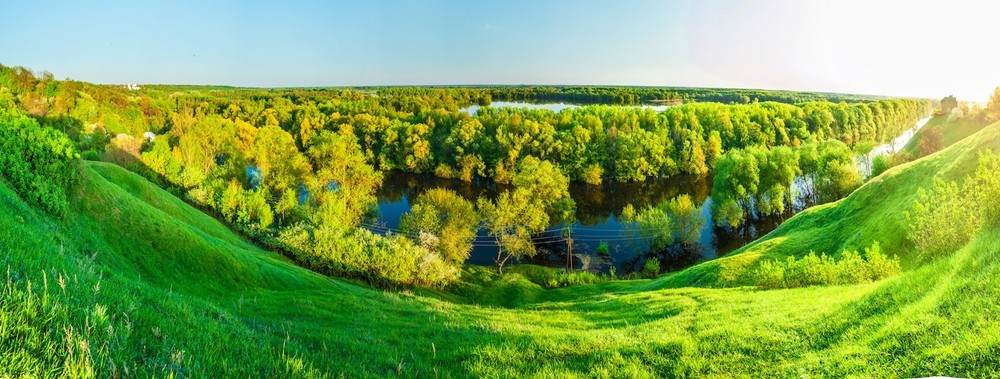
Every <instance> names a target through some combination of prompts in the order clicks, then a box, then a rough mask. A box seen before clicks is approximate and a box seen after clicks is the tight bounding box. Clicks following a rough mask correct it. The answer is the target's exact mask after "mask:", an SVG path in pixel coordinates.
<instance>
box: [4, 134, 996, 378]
mask: <svg viewBox="0 0 1000 379" xmlns="http://www.w3.org/2000/svg"><path fill="white" fill-rule="evenodd" d="M998 144H1000V125H994V126H992V127H989V128H987V129H985V130H984V131H983V132H981V133H979V134H977V135H975V136H973V137H972V138H970V139H968V140H965V141H963V142H960V143H958V144H956V145H955V146H953V147H952V148H949V149H946V150H944V151H942V152H940V153H938V154H935V155H932V156H930V157H928V158H925V159H921V160H919V161H916V162H913V163H910V164H907V165H904V166H901V167H896V168H893V169H892V170H890V171H889V172H887V173H886V174H884V175H882V176H881V177H879V178H878V179H875V180H873V181H872V182H870V183H868V184H866V185H865V186H864V187H863V188H862V189H860V190H858V191H857V192H856V193H855V194H853V195H852V196H850V197H848V198H847V199H844V200H842V201H840V202H837V203H834V204H831V205H827V206H823V207H819V208H817V209H813V210H809V211H806V212H803V213H802V214H800V215H798V216H796V217H794V218H793V219H791V220H790V221H789V222H786V223H785V225H783V226H781V227H780V228H779V229H777V230H776V231H775V232H773V233H771V234H769V235H768V236H766V237H765V238H764V239H762V240H761V241H759V242H756V243H754V244H752V245H750V246H748V247H747V248H745V249H743V250H741V251H740V252H738V253H735V254H733V255H730V256H728V257H727V258H723V259H720V260H717V261H711V262H707V263H704V264H702V265H699V266H696V267H694V268H692V269H689V270H685V271H682V272H680V273H677V274H674V275H671V276H667V277H664V278H661V279H658V280H656V281H635V282H616V283H609V284H604V285H593V286H578V287H570V288H565V289H561V290H554V291H541V290H539V289H537V288H532V287H531V286H530V285H529V284H526V283H524V282H523V281H519V279H517V278H516V277H511V278H510V279H506V278H505V279H504V281H507V282H506V283H494V285H493V288H503V289H502V290H497V291H494V292H491V293H490V297H491V299H490V302H491V303H496V304H502V305H505V306H508V308H493V307H487V306H478V305H468V304H459V303H455V302H451V301H448V300H447V299H448V298H453V297H454V295H435V296H423V295H421V293H424V292H423V291H420V292H418V293H417V294H412V293H409V292H402V293H392V292H382V291H376V290H372V289H369V288H366V287H363V286H359V285H355V284H351V283H347V282H343V281H340V280H336V279H329V278H326V277H323V276H320V275H317V274H314V273H312V272H309V271H307V270H304V269H301V268H298V267H296V266H294V265H292V264H290V263H289V262H287V260H285V259H284V258H282V257H280V256H277V255H275V254H273V253H269V252H266V251H262V250H260V249H258V248H256V247H254V246H253V245H251V244H248V243H246V242H245V241H243V240H241V239H240V238H239V237H238V236H236V235H234V234H232V233H231V232H230V231H228V230H227V229H226V228H225V227H224V226H223V225H221V224H220V223H218V222H216V221H215V220H213V219H211V218H210V217H207V216H205V215H203V214H201V213H199V212H198V211H197V210H194V209H192V208H190V207H188V206H187V205H185V204H184V203H183V202H181V201H179V200H178V199H176V198H174V197H173V196H171V195H169V194H168V193H166V192H164V191H162V190H160V189H158V188H155V187H154V186H153V185H152V184H150V183H148V182H146V181H145V180H143V179H141V178H139V177H138V176H136V175H133V174H131V173H128V172H125V171H124V170H121V169H119V168H117V167H115V166H111V165H107V164H99V163H91V164H88V167H87V180H86V182H85V185H84V186H83V188H82V189H81V194H80V197H79V200H78V201H77V202H76V203H75V205H74V207H73V209H72V210H71V212H70V215H69V217H68V218H67V221H65V222H62V221H56V220H52V219H51V218H49V217H48V216H45V215H41V214H39V213H37V212H36V211H35V210H33V209H32V208H30V207H28V206H27V205H25V203H24V202H23V201H21V200H20V199H19V198H18V197H17V196H16V195H15V194H14V193H13V192H12V191H10V190H9V188H8V187H7V186H6V185H3V184H2V183H0V269H4V268H5V267H4V266H6V269H7V271H8V272H9V273H8V274H6V280H5V281H4V283H5V284H4V286H3V291H0V376H6V375H11V374H12V375H13V376H15V377H16V376H19V374H25V373H33V374H58V373H62V374H81V373H82V374H85V373H86V370H87V369H88V368H91V367H96V368H97V370H98V371H100V372H101V373H102V374H112V373H115V372H117V373H119V374H121V373H128V374H131V375H136V374H138V375H139V376H146V374H161V375H162V374H169V373H176V374H184V375H194V376H216V377H219V376H253V377H259V376H261V375H264V376H325V375H331V376H338V375H346V376H351V377H354V376H396V375H397V374H399V373H401V374H402V375H403V376H425V377H429V376H435V375H439V376H441V377H453V376H468V375H476V376H525V375H528V376H543V377H563V376H626V377H643V376H674V375H691V374H695V375H702V376H724V377H732V376H746V377H750V376H754V377H756V376H761V375H765V376H775V375H780V376H802V375H808V374H820V375H824V376H841V375H846V374H852V373H853V374H867V375H873V376H926V375H931V374H950V375H957V376H976V375H977V374H978V375H989V374H991V372H990V371H989V370H990V367H997V365H1000V355H998V354H996V353H997V352H1000V323H998V322H996V321H995V320H993V319H992V316H991V315H994V314H997V312H998V311H1000V304H998V302H997V301H996V299H998V298H1000V290H998V289H1000V283H998V281H1000V272H998V271H1000V262H998V261H997V257H998V255H997V254H996V252H997V251H996V250H997V248H998V247H1000V240H998V239H1000V237H998V236H1000V231H998V230H987V231H984V232H983V233H981V234H980V235H979V236H978V237H977V238H976V239H975V240H974V241H973V242H972V243H970V245H968V246H967V247H966V248H964V249H962V250H961V251H959V252H956V253H955V254H954V255H953V256H951V257H948V258H944V259H940V260H937V261H933V262H920V261H919V260H918V259H917V258H916V257H915V256H914V255H913V254H910V253H909V252H908V250H909V247H908V244H907V243H906V242H905V241H903V240H902V239H901V238H899V237H896V236H898V235H901V233H902V227H903V224H902V220H901V215H900V212H901V211H902V210H903V209H905V208H906V207H908V206H909V204H910V203H911V202H912V197H913V193H914V192H915V188H918V187H920V186H925V185H927V183H929V181H930V178H931V177H932V176H933V175H937V174H940V175H942V176H944V177H947V178H958V177H961V176H962V175H964V174H965V173H966V172H968V171H970V170H972V169H973V168H974V167H975V165H974V162H975V155H976V152H975V151H976V150H977V149H979V148H981V147H988V148H992V149H996V148H997V147H998ZM873 239H878V240H880V241H882V242H883V246H884V247H885V248H886V249H887V250H889V251H890V252H894V253H896V254H899V255H900V256H902V257H903V258H904V262H905V263H906V267H907V269H908V270H907V271H906V272H905V273H904V274H902V275H900V276H898V277H895V278H892V279H889V280H885V281H882V282H878V283H869V284H863V285H854V286H833V287H812V288H800V289H791V290H774V291H759V290H755V289H752V288H728V289H712V288H696V287H685V288H669V287H679V286H682V285H688V284H696V285H708V286H710V285H713V284H715V283H716V282H714V279H713V278H715V277H717V276H718V274H719V273H720V272H724V270H738V269H740V267H741V264H743V263H744V262H752V261H754V260H756V259H759V257H761V256H775V257H777V256H782V255H786V254H793V255H800V254H802V253H804V252H806V251H808V250H809V249H814V250H817V251H828V252H833V251H838V250H839V249H840V248H841V247H845V246H863V245H867V244H868V243H869V242H870V241H871V240H873ZM720 268H721V269H722V270H723V271H720ZM60 276H61V277H62V278H63V280H62V283H64V285H60V284H58V283H60V280H59V279H58V278H60ZM510 280H513V282H510ZM501 284H503V285H505V286H506V287H501ZM28 288H30V291H29V290H27V289H28ZM439 298H443V299H444V300H442V299H439ZM84 342H85V343H84ZM126 370H127V371H126Z"/></svg>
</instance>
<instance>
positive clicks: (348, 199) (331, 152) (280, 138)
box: [0, 66, 931, 286]
mask: <svg viewBox="0 0 1000 379" xmlns="http://www.w3.org/2000/svg"><path fill="white" fill-rule="evenodd" d="M561 91H566V92H565V93H570V94H572V93H578V92H588V93H594V94H597V95H596V96H606V95H607V96H619V95H620V96H625V95H628V96H632V95H634V96H637V97H638V98H639V99H640V100H642V99H643V96H656V97H660V98H662V97H667V96H674V95H667V94H668V93H684V92H671V91H673V89H666V90H662V91H664V92H656V91H660V90H658V89H636V88H610V87H609V88H604V87H598V88H596V89H593V90H586V91H583V90H580V89H574V88H567V89H560V90H559V91H556V92H561ZM549 93H555V92H552V91H551V90H550V89H548V87H511V88H478V87H474V88H385V89H377V90H374V91H372V90H367V89H314V90H305V89H285V90H277V89H275V90H269V89H242V88H218V87H184V86H146V87H143V88H142V89H141V90H129V89H126V88H125V87H123V86H102V85H92V84H88V83H82V82H76V81H71V80H66V81H57V80H54V79H53V77H52V75H51V74H47V73H43V74H40V75H35V74H34V73H32V72H30V71H29V70H26V69H24V68H19V67H2V66H0V106H3V107H6V108H19V109H21V110H22V111H23V112H26V113H27V114H28V115H30V116H31V117H32V118H34V119H35V120H36V122H37V123H38V124H39V125H40V126H41V127H43V128H44V129H47V130H57V131H60V132H62V133H64V134H65V135H67V136H68V138H69V141H72V142H71V143H70V144H72V145H75V146H74V151H79V152H80V154H81V156H82V157H83V158H84V159H90V160H105V161H110V162H114V163H117V164H119V165H121V166H123V167H126V168H129V169H131V170H133V171H136V172H139V173H142V174H143V175H145V176H147V177H149V178H150V179H152V180H154V181H155V182H157V183H159V184H160V185H161V186H163V187H164V188H169V189H172V191H174V192H175V193H176V194H178V195H180V196H183V197H185V198H186V199H187V200H189V201H190V202H192V203H194V204H196V205H198V206H200V207H202V208H203V209H205V210H208V211H210V212H213V213H215V214H216V215H218V216H219V217H220V218H223V219H225V220H227V221H229V222H230V223H231V224H232V225H234V226H235V227H237V228H238V229H240V230H242V231H243V232H244V233H245V234H248V235H251V236H253V237H255V238H256V239H258V240H259V241H262V242H264V243H266V244H268V245H271V246H273V247H275V248H278V249H281V250H283V251H287V252H288V253H289V254H290V255H292V256H294V257H295V258H296V259H297V260H298V261H299V262H301V263H303V264H305V265H307V266H309V267H311V268H313V269H315V270H317V271H321V272H325V273H329V274H335V275H341V276H347V277H356V278H361V279H365V280H368V281H370V282H373V283H384V284H387V285H394V284H408V285H421V286H443V285H445V284H447V283H450V282H453V281H454V280H455V279H456V278H457V276H458V270H457V266H459V265H461V263H462V261H463V260H464V258H465V257H467V255H468V250H469V248H470V247H471V246H470V241H471V238H474V236H475V231H476V230H478V229H479V228H480V227H482V228H485V229H486V230H487V231H489V235H490V236H492V237H493V238H495V239H496V241H497V244H498V245H499V246H501V250H500V251H499V252H498V256H497V266H498V271H500V270H502V266H503V263H504V262H507V261H508V260H509V259H511V258H519V257H523V256H530V255H532V254H534V253H535V249H534V246H533V245H532V236H533V235H535V234H536V233H538V232H540V231H542V230H544V229H545V228H546V227H547V226H548V225H550V224H553V223H558V222H560V220H570V219H572V218H573V209H574V207H575V205H574V204H573V202H572V199H569V198H568V195H567V192H566V186H567V185H568V183H569V181H571V180H576V181H583V182H587V183H600V182H601V181H604V180H615V181H641V180H645V179H648V178H653V177H668V176H672V175H677V174H695V175H704V174H708V173H710V172H713V170H715V171H719V174H717V176H716V185H715V187H718V188H720V189H723V188H734V189H736V190H733V191H729V190H726V191H725V192H726V194H721V193H720V194H719V196H720V197H719V198H720V199H725V200H724V201H720V202H718V203H719V204H720V206H719V210H718V212H721V213H724V214H725V215H726V216H725V219H726V220H727V222H728V223H729V224H730V225H732V226H738V225H739V224H740V223H741V222H742V220H744V219H746V218H747V217H753V216H754V215H755V214H757V213H764V214H767V213H773V212H780V211H782V210H783V209H784V207H785V206H786V205H787V204H788V202H790V201H791V200H790V199H789V198H790V189H789V186H790V181H791V180H792V179H793V178H794V177H795V176H796V175H800V174H804V175H811V176H812V177H813V180H812V182H814V183H816V187H817V192H822V196H824V197H827V198H830V199H833V198H836V197H839V196H843V195H845V194H846V193H848V192H849V191H850V190H851V189H853V186H856V183H857V179H856V178H855V179H851V178H846V179H845V178H844V177H843V175H839V176H838V175H837V173H838V172H839V171H838V170H843V169H844V166H845V165H846V163H845V159H848V160H849V157H850V156H851V152H852V150H851V149H852V148H854V149H863V147H864V146H870V145H871V144H874V143H877V142H881V141H885V140H886V139H888V138H892V137H894V136H895V135H897V134H899V133H900V132H901V131H903V130H905V129H907V128H909V127H912V126H913V124H914V123H915V122H916V120H917V119H919V118H921V117H923V116H926V115H927V114H928V113H929V112H930V106H931V103H930V102H929V101H924V100H912V99H880V100H871V99H865V100H864V101H858V102H852V103H846V102H840V103H833V102H829V101H826V100H825V99H824V100H817V99H816V97H817V96H819V95H816V94H797V93H786V92H775V91H756V92H755V91H742V90H741V91H737V92H734V91H733V90H707V89H706V90H701V89H699V90H696V91H695V90H692V91H691V92H689V93H687V94H688V95H677V96H680V97H681V98H685V97H684V96H690V97H687V98H685V99H689V98H693V99H699V100H704V99H716V98H713V97H711V96H719V97H718V98H717V99H718V100H719V101H724V100H726V99H728V98H729V97H728V96H735V95H734V94H736V93H740V94H742V95H740V96H747V97H750V95H753V96H752V98H753V99H754V100H747V99H743V101H729V102H736V103H739V104H721V103H714V102H704V103H701V102H695V103H690V104H684V105H679V106H674V107H670V108H668V109H667V110H666V111H663V112H655V111H653V110H650V109H643V108H630V107H615V106H606V105H594V106H586V107H581V108H577V109H569V110H564V111H562V112H559V113H555V112H551V111H546V110H529V109H521V108H492V107H486V108H481V109H480V110H479V111H478V112H476V113H475V115H470V114H469V113H468V112H464V111H462V108H463V107H467V106H469V105H472V104H480V103H485V102H488V101H490V99H491V98H493V99H497V98H505V99H508V98H509V99H535V100H538V99H550V98H546V97H545V96H548V95H546V94H549ZM657 93H659V94H657ZM524 94H529V95H524ZM531 94H533V95H531ZM612 94H618V95H612ZM629 94H630V95H629ZM713 94H714V95H713ZM771 95H773V96H771ZM518 96H526V97H518ZM769 96H771V97H769ZM629 98H631V97H629ZM602 99H603V98H602ZM761 99H764V100H780V101H787V102H788V103H785V102H777V101H764V102H760V101H756V100H761ZM800 100H809V101H806V102H798V101H800ZM630 101H631V100H630ZM793 102H794V103H793ZM58 143H61V144H62V143H65V142H58ZM69 154H75V153H69ZM845 156H846V157H848V158H845ZM834 162H835V163H834ZM767 165H771V166H773V167H774V168H775V169H770V168H766V167H768V166H767ZM762 167H764V168H762ZM779 167H780V168H784V170H777V171H775V170H776V168H779ZM751 168H752V169H751ZM384 170H403V171H408V172H414V173H433V174H435V175H437V176H441V177H449V178H458V179H461V180H465V181H474V180H486V179H491V180H495V181H497V182H500V183H506V184H510V185H511V186H510V190H509V191H506V192H504V193H503V194H501V195H500V196H499V197H498V198H495V199H479V201H477V202H476V204H472V203H468V204H466V203H462V202H460V200H461V201H465V200H462V199H460V198H458V197H457V196H454V194H448V193H436V194H433V195H428V196H426V197H425V198H423V199H418V204H417V205H419V207H416V206H415V207H414V212H413V215H412V216H409V218H408V219H407V220H408V221H407V233H402V234H399V235H394V236H389V237H383V236H379V235H376V234H373V233H371V232H369V231H366V230H363V229H358V228H357V226H358V225H359V224H360V223H362V222H363V220H364V219H365V217H366V215H367V214H368V213H369V212H370V211H371V207H372V204H373V203H374V201H375V198H374V191H375V189H376V188H378V187H379V186H380V184H381V179H382V174H381V172H382V171H384ZM757 172H759V173H760V174H758V173H757ZM730 173H739V174H748V173H753V175H757V176H756V177H751V176H747V175H743V176H742V177H739V178H735V179H733V178H734V177H733V176H732V175H730ZM765 174H766V175H765ZM775 175H777V176H775ZM772 176H773V177H772ZM730 179H732V180H730ZM726 185H729V186H730V187H726ZM726 196H729V197H728V198H727V197H726ZM816 196H819V195H816ZM55 207H56V208H58V207H59V205H58V204H56V205H55ZM449 215H455V217H457V218H455V219H448V217H446V216H449ZM458 215H460V217H459V216H458ZM640 218H642V217H640ZM647 219H648V217H647Z"/></svg>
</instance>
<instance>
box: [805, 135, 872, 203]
mask: <svg viewBox="0 0 1000 379" xmlns="http://www.w3.org/2000/svg"><path fill="white" fill-rule="evenodd" d="M816 181H817V183H816V191H817V192H818V196H819V198H820V199H821V200H827V201H832V200H835V199H839V198H842V197H844V196H847V194H849V193H851V192H852V191H854V189H855V188H857V187H858V186H859V185H860V184H861V176H860V175H859V174H858V170H857V169H856V168H855V167H854V153H853V152H852V151H851V149H850V148H849V147H847V145H846V144H844V143H843V142H840V141H837V140H830V141H826V142H823V143H822V144H821V145H820V148H819V170H818V172H817V175H816Z"/></svg>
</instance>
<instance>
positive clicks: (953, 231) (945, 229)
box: [903, 178, 981, 256]
mask: <svg viewBox="0 0 1000 379" xmlns="http://www.w3.org/2000/svg"><path fill="white" fill-rule="evenodd" d="M970 182H971V181H970ZM974 195H975V194H974V193H970V191H969V188H965V189H964V190H960V189H959V186H958V184H956V183H954V182H945V181H943V180H941V179H940V178H935V179H934V182H933V185H932V186H931V188H930V190H925V189H923V188H921V189H919V190H918V191H917V200H916V202H915V203H914V205H913V210H912V211H910V212H905V213H904V214H903V217H904V218H905V219H906V221H907V223H908V225H909V228H910V233H909V238H910V241H912V242H913V244H914V245H916V247H917V250H919V251H920V252H921V253H923V254H926V255H929V256H940V255H944V254H946V253H950V252H952V251H955V250H956V249H958V248H959V247H962V246H963V245H965V243H966V242H968V241H969V238H971V237H972V236H973V235H975V234H976V232H978V231H979V227H980V224H981V217H980V213H981V210H980V209H979V207H977V205H976V201H974V199H972V198H971V197H972V196H974Z"/></svg>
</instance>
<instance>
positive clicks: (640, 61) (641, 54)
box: [0, 0, 1000, 100]
mask: <svg viewBox="0 0 1000 379" xmlns="http://www.w3.org/2000/svg"><path fill="white" fill-rule="evenodd" d="M998 19H1000V6H998V5H996V4H994V2H991V1H950V0H949V1H943V0H939V1H875V0H846V1H842V0H838V1H807V0H787V1H785V0H774V1H755V0H732V1H726V0H719V1H715V0H701V1H641V0H637V1H581V0H577V1H569V0H567V1H559V0H553V1H546V0H533V1H490V0H486V1H224V0H218V1H212V0H205V1H186V0H182V1H177V0H173V1H135V2H126V1H105V0H97V1H9V0H0V63H2V64H5V65H19V66H26V67H28V68H31V69H33V70H36V71H41V70H47V71H50V72H52V73H53V74H55V76H56V77H57V78H67V77H68V78H73V79H77V80H85V81H90V82H97V83H178V84H180V83H184V84H225V85H239V86H266V87H271V86H339V85H406V84H608V85H657V86H660V85H666V86H698V87H747V88H780V89H797V90H817V91H836V92H850V93H868V94H884V95H906V96H926V97H935V98H940V97H942V96H945V95H948V94H955V95H956V96H959V98H960V99H963V100H983V99H985V98H987V97H988V96H989V94H990V93H991V92H992V89H993V88H994V87H995V86H997V85H1000V48H998V46H1000V44H998V40H1000V34H998V33H997V32H996V31H997V30H998V29H997V27H996V25H997V24H996V21H997V20H998Z"/></svg>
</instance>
